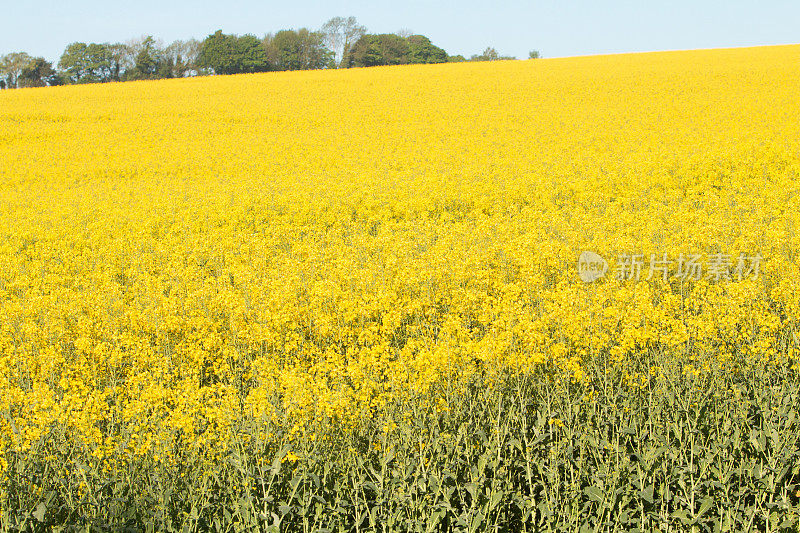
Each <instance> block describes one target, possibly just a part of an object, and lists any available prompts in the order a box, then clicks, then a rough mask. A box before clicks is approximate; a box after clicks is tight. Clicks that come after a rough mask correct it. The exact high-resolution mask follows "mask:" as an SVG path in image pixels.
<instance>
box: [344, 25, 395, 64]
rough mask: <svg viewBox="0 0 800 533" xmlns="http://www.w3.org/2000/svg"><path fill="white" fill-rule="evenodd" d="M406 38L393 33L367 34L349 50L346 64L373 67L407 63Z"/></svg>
mask: <svg viewBox="0 0 800 533" xmlns="http://www.w3.org/2000/svg"><path fill="white" fill-rule="evenodd" d="M408 52H409V44H408V40H406V39H404V38H403V37H400V36H399V35H395V34H394V33H382V34H377V35H376V34H367V35H364V36H363V37H361V38H360V39H359V40H358V41H356V43H355V45H353V48H352V49H351V50H350V53H349V57H348V62H347V64H348V66H351V67H374V66H378V65H402V64H405V63H408Z"/></svg>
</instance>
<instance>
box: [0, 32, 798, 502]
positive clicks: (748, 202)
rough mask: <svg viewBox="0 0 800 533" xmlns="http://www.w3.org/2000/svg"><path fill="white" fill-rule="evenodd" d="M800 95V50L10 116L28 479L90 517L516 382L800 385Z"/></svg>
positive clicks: (14, 292)
mask: <svg viewBox="0 0 800 533" xmlns="http://www.w3.org/2000/svg"><path fill="white" fill-rule="evenodd" d="M799 87H800V46H781V47H759V48H744V49H723V50H707V51H691V52H663V53H648V54H628V55H614V56H593V57H578V58H563V59H560V58H557V59H542V60H531V61H499V62H486V63H460V64H444V65H430V66H429V65H422V66H400V67H378V68H370V69H352V70H346V71H308V72H285V73H265V74H255V75H237V76H217V77H204V78H193V79H181V80H161V81H147V82H131V83H116V84H98V85H87V86H68V87H58V88H50V89H24V90H17V91H3V92H0V476H6V475H10V474H9V472H10V469H11V467H12V462H14V461H16V462H18V463H20V464H23V463H25V462H26V461H27V462H33V463H36V464H39V465H48V464H49V465H50V466H49V467H48V468H44V470H43V472H44V474H43V475H44V476H45V477H46V476H55V475H61V474H63V472H61V470H65V469H66V470H70V475H71V476H73V477H72V478H69V479H74V485H70V486H68V487H66V486H65V488H64V489H63V490H64V492H65V493H67V494H72V495H74V496H75V498H76V499H79V498H80V496H81V495H82V494H83V493H84V491H85V490H87V487H89V486H90V485H91V484H92V479H88V478H86V479H84V478H82V477H81V476H82V475H83V473H84V470H83V469H84V468H85V469H86V471H90V472H92V473H93V475H95V476H99V477H97V478H96V479H99V478H103V476H105V478H111V479H113V478H114V477H118V478H122V477H124V475H123V474H124V472H125V471H126V469H130V468H132V465H137V464H144V463H142V461H144V460H145V459H146V460H147V461H149V462H148V463H147V464H152V465H156V464H161V465H169V464H170V463H171V462H172V461H178V459H176V456H177V455H176V454H180V453H184V451H185V450H192V453H194V454H196V457H201V458H202V459H203V461H205V463H204V464H207V465H214V464H217V463H218V462H219V461H220V460H221V458H223V457H226V456H227V455H226V454H228V452H230V450H231V449H232V448H233V447H236V446H241V445H242V444H243V443H244V444H246V443H248V442H251V441H259V442H264V443H269V442H271V439H276V438H277V437H276V433H275V431H274V429H270V428H283V429H284V430H285V432H286V433H285V435H283V436H282V437H281V439H283V440H282V443H288V446H291V445H292V444H291V443H293V442H298V441H303V442H311V441H314V440H315V439H321V440H325V439H331V438H333V437H332V435H333V434H334V432H333V431H328V433H327V434H326V430H325V428H334V427H335V428H336V432H344V433H346V432H347V431H355V430H357V429H358V428H359V427H360V426H363V424H365V423H367V422H369V421H371V420H375V419H377V418H379V417H381V416H382V415H383V414H385V413H386V412H387V409H389V408H390V407H391V406H396V405H399V404H401V403H402V402H408V401H413V402H417V403H418V405H426V406H428V407H429V408H430V410H431V412H433V413H436V412H441V411H445V410H447V409H450V408H451V406H450V405H449V404H448V401H447V398H446V397H445V393H444V392H443V391H446V390H447V389H448V388H458V387H459V386H462V385H463V386H466V384H467V383H473V382H474V380H475V379H476V378H477V379H480V382H481V383H482V384H483V385H484V386H486V387H492V385H493V383H494V380H496V379H499V376H501V375H502V374H503V373H506V372H509V371H511V372H513V373H520V374H524V373H528V374H530V373H537V372H538V373H537V374H536V375H540V376H549V378H548V379H551V380H552V382H553V383H555V384H556V385H557V386H558V384H562V385H561V386H563V387H569V386H574V385H576V384H577V385H580V384H583V385H582V386H583V387H584V388H585V389H586V391H585V392H586V395H585V396H584V400H585V401H586V402H591V401H592V397H593V396H592V395H593V394H594V392H592V390H590V389H592V385H591V383H592V379H593V376H595V375H596V374H597V373H598V372H601V371H609V369H612V370H613V371H614V372H618V373H619V375H620V376H621V379H622V383H624V386H626V387H629V388H630V389H631V391H634V390H641V389H642V388H644V387H646V386H647V384H648V383H649V382H650V380H651V378H653V377H654V376H659V375H665V376H668V377H670V379H688V377H687V376H694V377H698V376H703V375H725V374H728V375H729V374H735V373H737V372H743V371H744V370H746V368H748V367H749V366H752V365H760V366H759V368H762V369H764V370H763V371H764V372H770V371H771V370H770V369H775V372H779V371H780V372H784V371H795V372H796V371H797V370H798V368H797V366H796V364H797V363H796V361H797V357H798V353H797V350H798V347H800V343H799V340H798V334H800V332H798V326H799V323H798V321H800V270H799V269H798V266H799V265H800V256H798V250H800V215H799V214H798V209H800V196H798V193H800V120H799V119H798V117H800V90H798V88H799ZM583 251H591V252H596V253H597V254H599V255H600V256H601V257H603V258H605V259H606V260H608V262H609V270H608V273H607V274H606V276H605V277H604V278H602V279H600V280H598V281H595V282H594V283H584V282H583V281H581V279H580V277H579V276H578V268H577V263H578V257H579V255H580V254H581V252H583ZM624 254H642V258H643V259H642V263H643V266H642V270H641V278H640V279H638V280H637V279H634V277H633V276H630V279H624V277H625V276H622V278H623V279H617V276H616V275H615V273H616V272H619V268H620V265H621V264H622V262H623V259H624ZM651 254H653V255H654V256H655V257H657V258H658V259H662V258H663V257H664V254H666V255H667V256H668V258H669V259H670V261H671V263H670V265H671V268H672V270H671V271H670V277H669V279H668V280H667V281H664V279H663V277H662V274H661V272H660V271H658V272H656V273H655V274H653V273H652V272H651V269H650V267H651V266H652V263H651ZM680 254H684V256H686V257H688V256H691V255H695V254H696V255H699V256H700V257H699V261H700V262H701V266H702V267H703V268H704V270H703V272H702V274H703V275H702V276H701V278H702V279H686V278H684V279H681V278H679V277H678V276H677V275H673V274H676V273H677V269H678V267H679V265H678V264H677V258H678V257H679V256H680ZM715 254H723V257H724V256H729V259H730V265H729V269H728V272H729V273H730V279H726V277H725V276H724V275H722V276H719V275H717V276H709V275H707V274H708V273H711V272H712V270H711V264H712V263H713V262H714V258H715V257H717V258H718V259H719V258H720V256H718V255H715ZM740 254H741V255H742V257H744V258H746V259H748V260H749V263H748V264H749V265H750V266H752V263H753V262H754V261H755V260H756V259H755V258H756V257H757V256H758V257H759V258H761V259H760V270H759V271H758V272H752V271H751V272H747V271H744V272H743V271H741V269H740V270H739V271H737V270H736V267H737V261H738V260H739V258H740ZM621 255H622V256H623V257H620V256H621ZM742 274H744V275H742ZM648 277H650V279H646V278H648ZM600 360H602V361H604V364H603V365H602V366H601V365H599V364H598V363H597V361H600ZM445 385H446V386H445ZM720 394H724V391H720ZM391 408H392V409H394V407H391ZM393 412H394V411H393ZM395 421H396V422H397V424H400V423H401V422H402V420H401V419H400V418H398V419H396V420H395ZM548 425H549V426H551V427H553V428H554V430H555V428H559V427H561V426H563V423H562V422H561V420H560V419H559V417H557V416H555V415H553V417H552V418H551V419H550V420H549V423H548ZM393 427H394V426H392V424H388V425H387V426H386V427H385V428H384V431H385V432H391V431H392V430H393ZM337 434H338V433H337ZM53 443H55V444H53ZM377 446H379V444H378V445H377ZM287 449H288V448H287ZM291 450H292V451H290V452H288V453H286V454H285V455H284V456H283V459H282V460H283V461H284V462H285V463H286V464H287V465H292V464H299V462H302V461H303V454H302V453H301V451H300V448H299V447H298V448H291ZM58 453H60V454H62V455H60V456H59V457H67V456H68V457H70V458H73V459H74V458H80V461H78V462H77V463H69V464H67V463H62V462H56V461H50V462H48V461H49V460H48V457H49V455H48V454H58ZM59 461H61V460H59ZM270 462H271V459H270ZM75 465H83V466H75ZM59 472H61V474H59ZM76 472H77V474H76ZM186 475H194V474H192V473H191V472H189V473H187V474H186ZM75 476H77V477H75ZM67 477H69V476H67ZM67 477H65V479H67ZM105 478H104V479H105ZM31 479H34V478H31ZM37 479H38V478H37ZM30 483H31V484H32V485H31V486H35V485H36V483H37V482H36V481H31V482H30ZM71 483H72V482H71ZM9 490H10V489H7V490H6V492H5V494H2V495H0V501H4V502H10V501H12V500H11V499H10V498H12V496H13V494H10V493H9V492H8V491H9ZM31 490H32V491H34V492H35V490H34V489H31ZM15 501H16V500H15ZM43 501H45V500H43ZM34 503H35V502H34ZM7 505H9V506H10V505H11V504H10V503H7ZM33 507H35V505H32V508H33ZM3 512H4V514H5V515H6V516H7V515H8V513H12V514H13V512H14V511H13V510H12V509H10V508H6V509H5V510H4V511H3Z"/></svg>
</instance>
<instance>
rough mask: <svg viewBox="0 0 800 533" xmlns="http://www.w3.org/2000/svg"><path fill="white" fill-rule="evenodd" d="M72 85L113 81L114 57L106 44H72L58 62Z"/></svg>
mask: <svg viewBox="0 0 800 533" xmlns="http://www.w3.org/2000/svg"><path fill="white" fill-rule="evenodd" d="M58 66H59V68H60V69H61V70H63V71H65V72H66V73H67V76H68V77H69V80H70V81H71V82H72V83H94V82H107V81H111V80H112V79H113V74H114V71H113V69H112V56H111V52H110V50H109V48H108V45H105V44H96V43H91V44H88V45H87V44H86V43H80V42H79V43H72V44H70V45H69V46H67V49H66V50H65V51H64V53H63V54H62V56H61V59H60V60H59V62H58Z"/></svg>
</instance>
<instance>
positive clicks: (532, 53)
mask: <svg viewBox="0 0 800 533" xmlns="http://www.w3.org/2000/svg"><path fill="white" fill-rule="evenodd" d="M540 57H542V56H541V55H540V54H539V50H531V51H530V52H528V59H539V58H540Z"/></svg>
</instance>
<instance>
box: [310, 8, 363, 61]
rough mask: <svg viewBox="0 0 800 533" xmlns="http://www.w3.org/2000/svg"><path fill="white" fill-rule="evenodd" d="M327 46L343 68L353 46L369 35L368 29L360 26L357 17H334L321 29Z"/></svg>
mask: <svg viewBox="0 0 800 533" xmlns="http://www.w3.org/2000/svg"><path fill="white" fill-rule="evenodd" d="M320 33H322V35H323V36H324V39H325V44H326V45H327V47H328V48H329V49H331V50H332V51H333V53H334V61H335V62H336V65H337V66H338V67H340V68H341V67H342V65H343V63H344V59H345V58H346V57H347V54H348V53H349V52H350V48H352V46H353V44H355V42H356V41H358V40H359V39H360V38H361V37H363V36H364V34H365V33H367V28H365V27H364V26H361V25H360V24H358V21H356V18H355V17H347V18H344V17H333V18H332V19H330V20H329V21H328V22H326V23H325V24H324V25H323V26H322V28H321V29H320Z"/></svg>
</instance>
